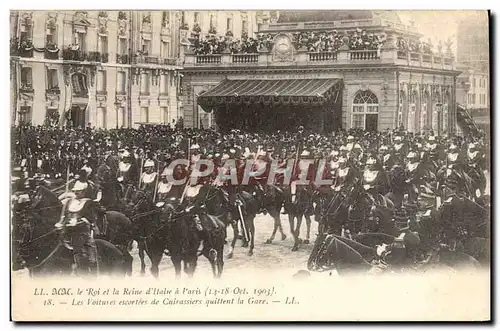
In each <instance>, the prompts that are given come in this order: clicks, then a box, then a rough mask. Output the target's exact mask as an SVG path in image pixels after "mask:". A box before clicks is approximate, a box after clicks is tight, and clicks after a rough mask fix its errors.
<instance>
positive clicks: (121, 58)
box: [116, 54, 130, 64]
mask: <svg viewBox="0 0 500 331" xmlns="http://www.w3.org/2000/svg"><path fill="white" fill-rule="evenodd" d="M116 63H120V64H130V57H129V56H128V54H123V55H122V54H116Z"/></svg>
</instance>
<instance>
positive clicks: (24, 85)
mask: <svg viewBox="0 0 500 331" xmlns="http://www.w3.org/2000/svg"><path fill="white" fill-rule="evenodd" d="M34 91H35V90H34V89H33V85H31V84H28V83H22V82H21V86H20V87H19V92H23V93H33V92H34Z"/></svg>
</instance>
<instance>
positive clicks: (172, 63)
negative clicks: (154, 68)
mask: <svg viewBox="0 0 500 331" xmlns="http://www.w3.org/2000/svg"><path fill="white" fill-rule="evenodd" d="M160 64H163V65H167V66H176V65H177V64H178V63H177V58H163V59H162V58H160Z"/></svg>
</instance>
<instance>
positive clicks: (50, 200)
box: [29, 185, 61, 210]
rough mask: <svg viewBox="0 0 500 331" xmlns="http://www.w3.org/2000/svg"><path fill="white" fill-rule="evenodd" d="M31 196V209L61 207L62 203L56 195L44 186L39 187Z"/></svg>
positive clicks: (31, 192)
mask: <svg viewBox="0 0 500 331" xmlns="http://www.w3.org/2000/svg"><path fill="white" fill-rule="evenodd" d="M29 195H30V199H31V208H33V209H35V210H36V209H42V208H49V207H57V206H60V205H61V201H59V199H58V197H57V196H56V195H55V193H54V192H52V191H50V190H49V189H48V188H47V187H45V186H42V185H39V186H37V187H36V188H35V189H34V190H32V191H30V193H29Z"/></svg>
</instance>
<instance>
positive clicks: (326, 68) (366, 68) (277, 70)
mask: <svg viewBox="0 0 500 331" xmlns="http://www.w3.org/2000/svg"><path fill="white" fill-rule="evenodd" d="M375 71H400V72H412V73H426V74H435V75H436V74H437V75H447V76H458V75H459V74H460V73H461V72H460V71H457V70H439V69H435V68H420V67H408V66H400V65H387V64H381V65H374V64H356V65H351V64H347V65H337V66H335V67H332V66H331V65H321V66H314V67H311V66H301V67H297V66H289V67H283V66H268V67H262V68H256V67H243V68H242V67H238V68H235V67H226V68H224V67H216V68H214V67H212V68H203V67H193V68H184V69H182V70H181V72H182V73H184V74H187V75H191V76H209V75H228V74H242V73H243V74H287V73H290V74H301V73H302V74H307V73H318V72H329V73H331V72H375Z"/></svg>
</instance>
